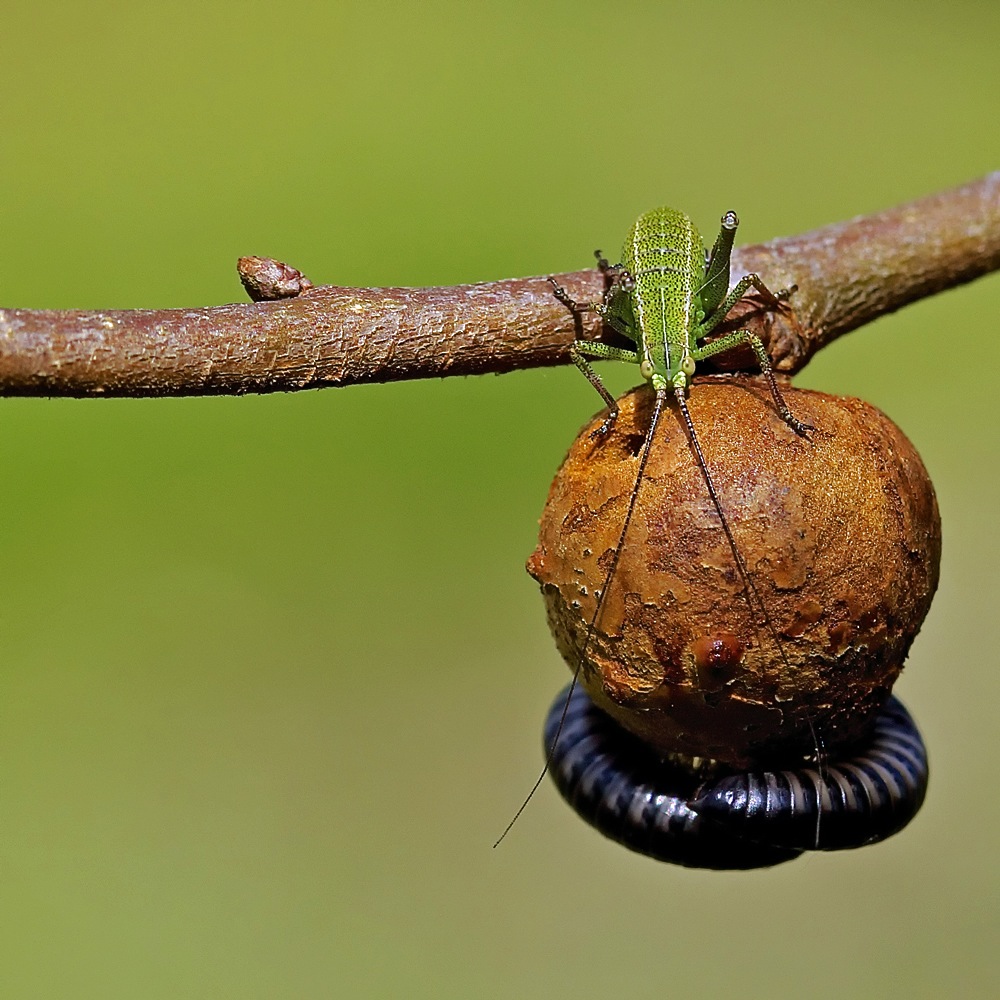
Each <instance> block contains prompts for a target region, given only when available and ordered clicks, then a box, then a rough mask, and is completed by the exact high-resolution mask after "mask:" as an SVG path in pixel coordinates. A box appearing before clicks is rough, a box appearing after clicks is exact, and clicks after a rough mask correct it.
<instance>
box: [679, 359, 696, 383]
mask: <svg viewBox="0 0 1000 1000" xmlns="http://www.w3.org/2000/svg"><path fill="white" fill-rule="evenodd" d="M694 369H695V364H694V358H692V357H690V356H689V357H686V358H684V359H683V360H682V361H681V371H682V372H684V374H685V375H687V377H688V378H690V377H691V376H692V375H693V374H694Z"/></svg>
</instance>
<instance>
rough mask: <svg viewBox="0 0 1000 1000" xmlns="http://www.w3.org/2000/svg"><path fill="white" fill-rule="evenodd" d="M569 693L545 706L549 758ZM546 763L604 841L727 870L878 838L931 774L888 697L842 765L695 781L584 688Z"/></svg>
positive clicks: (907, 809)
mask: <svg viewBox="0 0 1000 1000" xmlns="http://www.w3.org/2000/svg"><path fill="white" fill-rule="evenodd" d="M566 695H567V692H566V690H564V691H563V692H562V693H560V694H559V696H558V697H557V698H556V700H555V702H554V703H553V705H552V708H551V709H550V710H549V714H548V718H547V719H546V722H545V749H546V752H549V748H550V747H551V745H552V740H553V738H554V737H555V734H556V730H557V729H558V726H559V720H560V718H561V717H562V714H563V708H564V706H565V705H566ZM550 767H551V772H552V777H553V779H554V780H555V782H556V785H557V786H558V788H559V791H560V792H561V793H562V795H563V797H564V798H565V799H566V801H567V802H569V803H570V805H571V806H572V807H573V808H574V809H575V810H576V812H577V813H579V815H580V816H582V817H583V818H584V819H585V820H587V822H588V823H590V824H591V825H593V826H594V827H596V828H597V829H598V830H600V831H601V833H603V834H604V835H605V836H607V837H610V838H611V839H612V840H615V841H617V842H618V843H620V844H623V845H624V846H626V847H629V848H631V849H632V850H634V851H638V852H639V853H641V854H646V855H649V856H650V857H653V858H656V859H657V860H660V861H669V862H672V863H674V864H680V865H686V866H688V867H694V868H730V869H732V868H763V867H767V866H769V865H776V864H780V863H781V862H783V861H790V860H791V859H792V858H795V857H798V856H799V854H801V853H802V852H803V851H807V850H837V849H842V848H848V847H861V846H863V845H864V844H870V843H874V842H875V841H878V840H883V839H884V838H886V837H888V836H891V835H892V834H893V833H896V832H897V831H899V830H901V829H902V828H903V827H904V826H905V825H906V824H907V823H908V822H909V821H910V820H911V819H912V818H913V817H914V816H915V815H916V813H917V810H918V809H919V808H920V806H921V804H922V802H923V799H924V793H925V791H926V789H927V775H928V769H927V753H926V751H925V749H924V744H923V741H922V740H921V738H920V734H919V732H918V731H917V728H916V726H915V725H914V723H913V720H912V719H911V718H910V715H909V713H908V712H907V711H906V709H905V708H903V706H902V705H901V704H900V703H899V701H897V700H896V699H895V698H890V699H889V701H888V702H887V704H886V706H885V708H884V709H883V710H882V712H881V713H880V715H879V716H878V719H877V721H876V724H875V731H874V734H873V735H872V736H871V738H870V739H869V740H868V742H867V743H866V744H865V745H864V746H863V747H861V748H859V750H858V751H857V752H856V753H855V754H854V755H853V756H851V757H849V758H845V759H842V760H836V761H830V762H827V763H824V765H823V767H822V768H818V767H815V766H803V767H801V768H798V769H793V770H787V771H760V772H740V773H736V774H731V775H728V776H725V777H721V778H717V779H714V780H712V781H709V782H704V783H699V781H698V779H697V778H695V777H694V776H693V775H692V774H690V773H689V772H688V771H686V770H685V769H683V768H682V767H679V766H677V765H674V764H671V763H669V762H664V761H663V760H661V759H660V758H659V757H657V755H656V754H655V753H653V752H652V751H650V750H649V749H648V748H647V747H645V746H644V745H643V744H642V743H641V742H640V741H639V740H638V739H636V738H635V737H634V736H632V735H631V734H629V733H627V732H625V731H624V730H623V729H621V728H620V727H619V726H618V725H617V724H616V723H615V722H613V721H612V720H611V719H610V718H609V717H608V716H606V715H605V714H604V713H603V712H602V711H600V709H598V708H597V707H596V706H595V705H594V704H593V702H591V700H590V698H589V697H588V695H587V694H586V692H585V691H583V690H582V689H580V688H576V689H575V690H574V691H573V693H572V695H571V696H570V701H569V705H568V707H567V708H566V718H565V722H564V723H563V727H562V732H561V733H560V734H559V738H558V741H557V743H556V747H555V750H554V751H553V752H552V759H551V764H550Z"/></svg>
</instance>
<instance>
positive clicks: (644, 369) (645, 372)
mask: <svg viewBox="0 0 1000 1000" xmlns="http://www.w3.org/2000/svg"><path fill="white" fill-rule="evenodd" d="M693 370H694V369H693V366H692V371H693ZM639 374H640V375H641V376H642V377H643V378H644V379H651V378H652V377H653V362H652V361H650V360H649V359H648V358H644V359H643V360H642V361H641V362H639Z"/></svg>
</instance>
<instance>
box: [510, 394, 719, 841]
mask: <svg viewBox="0 0 1000 1000" xmlns="http://www.w3.org/2000/svg"><path fill="white" fill-rule="evenodd" d="M666 402H667V390H666V389H657V390H656V401H655V403H654V405H653V417H652V419H651V420H650V422H649V430H648V431H646V439H645V440H644V441H643V443H642V457H641V458H640V459H639V469H638V471H637V472H636V474H635V485H634V486H633V487H632V493H631V495H630V496H629V498H628V509H627V510H626V511H625V520H624V521H623V522H622V530H621V534H620V535H619V536H618V544H617V545H616V546H615V554H614V556H613V557H612V559H611V565H610V566H609V567H608V572H607V573H606V574H605V576H604V585H603V586H602V587H601V593H600V595H599V596H598V598H597V607H595V608H594V614H593V617H592V618H591V619H590V621H589V622H588V623H587V633H586V636H585V637H584V640H583V648H582V649H581V650H580V657H579V659H578V660H577V662H576V669H575V670H574V671H573V680H572V681H571V682H570V685H569V690H568V691H567V692H566V701H565V702H564V703H563V710H562V715H560V716H559V725H558V726H556V732H555V735H554V736H553V737H552V743H551V744H550V745H549V752H548V753H547V754H546V756H545V766H544V767H543V768H542V773H541V774H540V775H539V776H538V779H537V780H536V781H535V783H534V784H533V785H532V786H531V791H530V792H528V794H527V797H526V798H525V800H524V801H523V802H522V803H521V807H520V808H519V809H518V810H517V812H516V813H514V818H513V819H512V820H511V821H510V822H509V823H508V824H507V827H506V829H505V830H504V832H503V833H501V834H500V836H499V837H498V838H497V841H496V843H495V844H494V845H493V846H494V847H498V846H499V845H500V843H501V841H502V840H503V839H504V837H506V836H507V834H508V833H510V830H511V827H513V825H514V824H515V823H516V822H517V821H518V818H519V817H520V815H521V813H523V812H524V810H525V809H526V808H527V806H528V803H529V802H530V801H531V797H532V796H533V795H534V794H535V792H537V791H538V787H539V785H541V783H542V782H543V781H544V780H545V775H546V774H548V773H549V768H550V767H551V766H552V758H553V757H554V756H555V752H556V747H557V746H558V744H559V737H560V736H561V735H562V731H563V725H564V724H565V722H566V713H567V712H568V711H569V702H570V698H572V697H573V692H574V691H575V690H576V682H577V680H578V679H579V677H580V671H581V670H582V669H583V663H584V660H585V659H586V656H587V650H588V649H589V648H590V640H591V639H592V638H593V636H594V632H595V631H596V629H597V623H598V622H599V621H600V618H601V612H602V611H603V610H604V598H605V597H606V596H607V593H608V587H610V586H611V580H612V578H613V577H614V575H615V570H616V569H617V568H618V560H619V558H620V556H621V553H622V548H623V547H624V545H625V536H626V534H628V526H629V524H630V523H631V521H632V513H633V512H634V511H635V502H636V500H638V498H639V489H640V488H641V486H642V479H643V476H644V475H645V472H646V463H647V462H648V461H649V453H650V451H651V449H652V445H653V435H654V434H655V433H656V428H657V425H658V424H659V423H660V415H661V414H662V413H663V407H664V406H665V405H666ZM688 426H689V427H690V426H691V423H690V417H689V418H688ZM692 433H694V429H693V428H692ZM703 461H704V460H703ZM704 468H705V467H704V464H703V465H702V469H703V470H704ZM706 475H707V473H706ZM713 490H714V488H713ZM713 495H714V493H713ZM727 530H728V528H727Z"/></svg>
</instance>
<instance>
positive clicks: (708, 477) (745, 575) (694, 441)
mask: <svg viewBox="0 0 1000 1000" xmlns="http://www.w3.org/2000/svg"><path fill="white" fill-rule="evenodd" d="M674 396H675V398H676V399H677V406H678V407H679V409H680V411H681V416H682V417H683V418H684V426H685V427H686V428H687V432H688V437H689V438H690V440H691V447H692V448H693V449H694V454H695V457H696V458H697V460H698V467H699V468H700V469H701V475H702V478H703V479H704V480H705V485H706V486H707V487H708V494H709V496H710V497H711V498H712V504H713V506H714V507H715V512H716V514H718V515H719V521H720V522H721V523H722V530H723V531H724V532H725V534H726V540H727V541H728V542H729V548H730V550H731V551H732V553H733V559H734V560H735V562H736V568H737V569H738V570H739V572H740V577H741V578H742V580H743V586H744V587H745V588H746V595H747V604H749V605H750V612H751V614H752V615H754V616H756V615H757V612H758V609H759V611H760V616H761V618H763V620H764V625H765V626H766V628H767V631H768V633H769V635H770V636H771V640H772V642H773V643H774V645H775V646H776V647H777V650H778V655H779V656H780V657H781V662H782V663H783V664H784V666H785V670H786V671H787V672H788V673H789V674H791V672H792V665H791V663H789V661H788V654H787V653H786V652H785V647H784V644H783V643H782V641H781V639H780V638H779V637H778V630H777V629H776V628H775V627H774V622H772V621H771V616H770V615H769V614H768V613H767V605H766V604H765V603H764V601H763V600H762V599H761V596H760V593H759V592H758V591H757V588H756V586H755V585H754V582H753V580H752V579H751V577H750V571H749V570H748V569H747V564H746V563H745V562H744V560H743V556H742V554H741V553H740V550H739V548H738V547H737V545H736V538H735V536H734V535H733V530H732V528H731V527H730V526H729V519H728V518H727V517H726V515H725V512H724V511H723V509H722V502H721V500H720V499H719V494H718V492H717V491H716V489H715V483H714V481H713V480H712V474H711V473H710V472H709V471H708V463H707V462H706V461H705V455H704V453H703V452H702V450H701V443H700V442H699V441H698V435H697V434H696V433H695V430H694V422H693V421H692V420H691V414H690V412H689V411H688V407H687V400H686V399H685V398H684V390H683V389H679V388H678V389H674ZM751 595H752V598H753V599H752V600H751ZM755 603H756V608H755V607H754V604H755ZM806 721H807V722H808V723H809V734H810V735H811V736H812V739H813V746H814V747H815V749H816V764H817V767H818V770H819V774H820V778H822V777H823V744H822V742H821V740H820V739H819V737H818V736H817V734H816V730H815V729H814V728H813V724H812V719H811V718H810V717H809V715H808V714H807V715H806ZM818 794H819V792H818V791H817V795H818ZM821 812H822V810H821V809H817V810H816V843H817V844H818V843H819V823H820V813H821Z"/></svg>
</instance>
